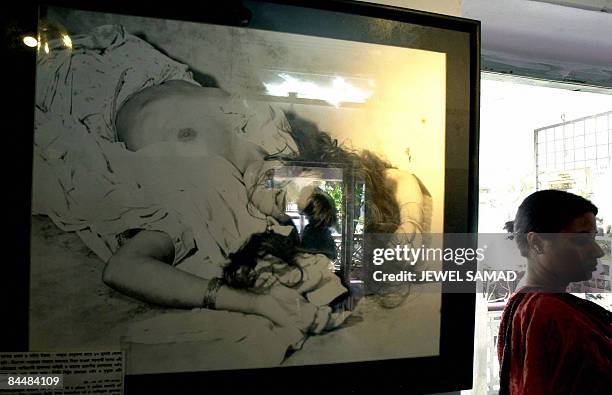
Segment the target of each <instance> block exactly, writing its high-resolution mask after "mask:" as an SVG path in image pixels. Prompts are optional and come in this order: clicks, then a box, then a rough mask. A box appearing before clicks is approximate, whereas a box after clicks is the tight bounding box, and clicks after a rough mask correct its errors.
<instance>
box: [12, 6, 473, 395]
mask: <svg viewBox="0 0 612 395" xmlns="http://www.w3.org/2000/svg"><path fill="white" fill-rule="evenodd" d="M43 3H44V4H45V5H52V6H63V7H69V8H78V9H88V10H92V11H100V12H112V13H121V14H130V15H139V16H148V17H158V18H164V19H180V20H188V21H194V22H208V23H211V22H212V23H221V24H226V25H234V26H245V25H246V24H247V22H248V21H249V19H251V18H252V17H253V15H255V18H254V19H251V22H250V23H251V24H250V25H249V26H250V27H254V28H259V29H265V28H266V23H268V25H267V28H268V29H270V27H271V26H272V27H273V28H274V29H273V30H277V31H283V32H289V33H298V34H300V33H301V34H309V35H318V36H325V35H326V34H330V30H333V29H334V28H336V27H337V24H336V23H335V22H337V21H334V20H333V16H332V15H329V14H328V19H325V18H322V19H320V22H321V23H320V24H318V25H317V26H312V25H310V24H308V23H307V22H305V21H306V20H307V19H308V18H297V19H296V18H295V15H296V14H292V12H296V13H298V14H299V15H303V13H304V12H308V13H311V14H318V15H319V16H320V17H321V15H324V13H322V12H321V11H324V12H325V11H336V12H341V13H347V14H346V15H350V14H352V15H354V16H370V17H376V18H383V19H389V20H394V21H398V22H406V23H410V24H415V25H420V26H422V27H425V28H434V29H442V30H446V31H450V32H462V33H467V34H468V37H469V59H465V58H463V59H460V58H458V57H457V56H460V54H458V53H457V52H458V51H454V52H453V43H439V44H440V45H441V46H445V47H446V49H447V51H446V53H447V59H451V60H454V61H463V62H468V66H467V69H466V70H465V71H466V73H467V75H465V77H466V78H465V79H467V81H463V82H467V86H466V85H465V84H463V85H462V82H461V81H459V80H461V78H458V77H457V75H453V73H452V70H449V69H447V84H446V86H447V102H446V108H447V118H446V131H447V132H446V172H445V218H444V221H445V222H444V223H445V232H446V233H476V229H477V228H476V227H477V207H478V125H479V80H480V23H479V22H478V21H473V20H467V19H462V18H456V17H450V16H442V15H437V14H432V13H427V12H421V11H412V10H405V9H401V8H397V7H391V6H383V5H374V4H369V3H363V2H355V1H342V0H333V1H323V0H296V1H287V0H278V1H264V2H260V1H257V2H251V1H249V2H247V3H248V7H245V6H244V5H243V2H241V1H234V0H232V1H225V2H223V4H220V3H221V2H219V3H215V4H209V3H208V2H205V1H202V2H196V3H192V4H191V3H189V4H187V2H185V3H183V2H181V1H179V2H176V1H175V2H173V3H172V5H171V6H164V5H161V4H153V3H148V4H146V5H142V6H141V5H140V4H131V3H127V2H121V1H116V0H107V1H97V0H96V1H89V2H78V1H70V0H67V1H62V0H50V1H45V2H32V3H30V2H18V3H17V2H16V3H14V4H5V5H4V9H5V10H4V11H3V14H4V15H3V16H2V18H3V19H5V20H4V21H3V22H2V25H3V28H4V30H5V34H4V35H3V37H2V39H3V40H4V41H5V43H4V47H5V48H6V49H7V52H8V55H9V56H8V57H5V58H4V59H8V60H9V62H8V66H9V70H8V72H9V74H8V75H10V76H11V77H10V78H8V80H7V81H6V84H7V85H5V91H6V92H9V94H10V95H12V98H11V100H9V101H8V102H7V103H6V104H5V105H8V108H7V112H6V113H5V120H4V121H5V125H6V122H8V125H6V129H5V130H7V131H12V132H13V133H14V136H17V138H16V140H17V142H16V143H13V142H12V141H11V146H12V148H10V159H11V165H10V168H11V169H13V171H12V172H10V174H9V179H8V180H7V182H8V183H9V184H8V185H11V186H16V188H14V189H12V191H11V193H10V194H9V198H10V199H11V200H10V201H9V204H10V207H11V209H10V210H9V226H10V227H9V229H11V230H12V232H11V234H10V237H9V239H7V246H10V250H11V251H12V252H14V253H15V255H14V257H15V258H14V259H9V260H7V261H6V262H5V266H6V267H8V271H6V272H5V274H4V275H3V280H4V285H3V287H2V288H3V290H4V291H7V292H8V295H6V296H5V297H4V298H3V305H5V306H6V307H8V312H7V313H6V314H3V321H4V322H11V323H12V324H11V325H10V326H9V327H8V328H6V327H5V329H8V330H9V331H8V334H6V335H5V337H3V339H2V340H3V343H2V349H1V350H2V351H27V350H28V344H27V342H28V306H29V295H28V293H29V286H28V285H29V274H30V273H29V255H30V251H29V237H30V233H29V232H30V217H31V177H32V163H31V160H32V146H33V136H32V125H33V122H34V86H35V58H36V55H35V51H32V50H31V49H30V48H26V47H25V46H23V45H22V43H21V37H22V36H23V35H34V34H35V32H36V30H37V20H38V7H39V6H40V5H42V4H43ZM287 5H290V6H299V8H291V7H287ZM263 6H265V7H270V8H272V7H274V9H276V10H279V13H277V14H275V15H274V18H275V19H274V21H273V23H271V21H269V20H260V19H258V18H257V15H258V14H257V12H258V10H259V9H260V8H259V7H263ZM249 8H250V10H252V11H250V10H249ZM288 10H289V11H288ZM268 11H269V10H268ZM280 11H283V12H285V14H284V16H283V15H282V12H280ZM268 15H269V14H268ZM325 27H327V28H328V30H326V29H325ZM353 27H358V26H357V25H355V26H353ZM362 27H364V26H362ZM342 28H344V31H345V32H346V31H348V30H350V29H347V26H346V25H342ZM362 31H363V30H362ZM351 32H352V33H355V32H356V34H357V35H358V34H359V33H360V30H355V29H353V30H351ZM336 33H337V32H336ZM400 33H401V32H399V33H398V34H397V35H393V37H391V39H392V40H395V43H394V44H395V45H401V42H402V36H401V34H400ZM354 35H355V34H353V36H354ZM334 38H343V37H338V34H336V35H334ZM363 38H366V37H365V36H364V37H363ZM387 39H388V38H387ZM351 40H353V41H356V40H355V37H351ZM394 44H391V45H394ZM429 44H431V43H429ZM433 50H436V49H435V48H434V49H433ZM437 50H439V48H438V49H437ZM449 51H450V52H449ZM449 64H450V65H451V66H452V61H450V60H449V61H448V63H447V66H448V65H449ZM459 91H460V92H459ZM453 95H464V96H463V97H462V99H463V100H468V101H469V107H468V108H469V113H468V114H461V113H460V112H461V111H457V108H456V106H455V102H453V97H452V96H453ZM465 95H467V96H465ZM455 99H456V98H455ZM5 108H6V107H5ZM453 111H454V113H453ZM449 114H450V115H451V116H449ZM466 116H467V117H469V119H468V120H465V119H464V118H465V117H466ZM462 117H463V118H462ZM461 122H464V123H465V122H467V124H469V127H468V130H462V131H460V132H458V133H457V135H454V134H453V133H452V132H453V131H455V130H457V127H458V125H459V124H460V123H461ZM459 129H460V128H459ZM466 141H467V142H468V144H467V147H465V142H466ZM460 142H463V145H461V144H460ZM457 147H461V148H466V149H467V151H465V152H459V151H460V150H459V149H457ZM474 291H475V290H474ZM474 312H475V293H468V294H459V293H454V294H453V293H447V292H443V294H442V307H441V337H440V355H439V356H437V357H425V358H408V359H398V360H380V361H366V362H356V363H342V364H333V365H313V366H300V367H285V368H271V369H254V370H235V371H213V372H194V373H180V374H159V375H147V376H126V380H125V385H126V391H127V393H132V392H141V391H144V390H147V392H148V393H149V392H150V393H181V394H182V393H191V392H195V391H198V392H201V391H202V390H203V389H205V388H217V386H220V388H223V389H230V390H231V392H232V393H234V392H238V391H252V390H253V389H255V388H261V389H263V390H264V391H266V392H270V391H272V392H275V391H276V390H281V391H283V392H298V393H323V392H331V391H334V392H340V393H361V392H371V391H374V392H375V393H383V392H384V391H389V392H393V393H395V392H403V393H423V392H444V391H454V390H459V389H467V388H471V386H472V361H473V338H474V322H473V320H471V319H468V317H474ZM457 323H460V325H457ZM304 377H306V378H310V379H307V380H306V383H305V382H304V379H303V378H304ZM322 377H326V378H331V380H326V382H325V384H322V383H321V382H320V381H319V380H316V378H322ZM317 381H319V383H317V384H314V382H317ZM304 383H305V384H306V385H304ZM311 383H312V384H311ZM309 384H311V385H309ZM274 387H278V388H276V389H275V388H274ZM305 387H312V388H305Z"/></svg>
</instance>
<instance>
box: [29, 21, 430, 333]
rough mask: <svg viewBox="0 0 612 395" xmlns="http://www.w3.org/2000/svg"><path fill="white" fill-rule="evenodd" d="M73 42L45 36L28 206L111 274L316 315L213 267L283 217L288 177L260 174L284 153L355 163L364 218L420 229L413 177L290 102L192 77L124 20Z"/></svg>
mask: <svg viewBox="0 0 612 395" xmlns="http://www.w3.org/2000/svg"><path fill="white" fill-rule="evenodd" d="M72 42H73V47H72V49H67V48H65V47H63V46H62V44H61V43H59V42H58V43H54V42H51V43H49V47H50V51H49V54H44V53H42V52H41V53H40V56H39V59H38V63H37V89H36V94H37V97H36V125H35V156H34V185H33V211H34V212H35V213H41V214H46V215H49V216H50V217H51V218H52V219H53V221H54V222H55V223H56V224H57V225H58V226H59V227H60V228H62V229H64V230H66V231H76V232H78V234H79V236H80V237H81V239H82V240H83V241H84V242H85V243H86V244H87V245H88V246H89V247H90V248H91V249H92V250H93V251H94V252H95V253H96V254H97V255H98V256H100V258H101V259H103V260H104V261H106V262H107V266H106V268H105V270H104V281H105V282H106V283H107V284H109V285H111V286H112V287H114V288H116V289H118V290H121V291H122V292H125V293H127V294H130V295H132V296H134V297H137V298H139V299H141V300H144V301H147V302H151V303H157V304H161V305H166V306H173V307H182V308H190V307H200V306H205V307H209V308H216V309H223V310H228V311H241V312H247V313H256V314H260V315H263V316H266V317H268V318H270V319H271V320H272V321H274V322H276V323H278V324H279V325H298V326H300V327H302V328H303V329H304V330H308V329H309V328H310V329H312V328H313V326H312V323H313V322H314V321H313V319H314V318H313V317H314V316H313V314H311V313H309V311H310V312H312V311H315V310H316V309H315V310H313V309H310V308H304V307H303V306H304V305H307V304H308V303H310V302H308V301H304V302H303V303H298V304H296V303H295V297H294V296H295V295H288V294H286V293H285V294H276V293H268V294H257V293H253V292H249V291H248V290H245V289H239V288H236V287H231V286H228V285H227V284H224V283H223V281H222V280H220V279H222V278H223V268H224V267H225V266H226V265H227V264H228V259H229V257H230V254H232V253H235V252H236V251H238V250H239V249H240V247H241V246H243V245H245V243H246V242H247V241H248V240H250V237H251V235H253V234H258V233H265V232H266V231H268V232H269V231H276V232H277V233H280V234H283V233H284V232H286V231H287V229H286V228H283V223H284V221H285V220H286V218H285V217H284V214H283V211H284V201H285V193H286V191H285V190H284V189H274V188H268V187H266V186H265V183H264V182H262V180H265V178H266V176H267V174H269V172H270V171H271V170H272V169H274V168H275V167H277V166H280V165H282V161H283V160H303V161H309V162H327V163H345V164H348V165H352V166H354V167H357V168H361V169H363V170H364V171H365V173H366V188H367V189H368V190H369V191H370V192H371V193H370V194H369V195H368V196H369V198H368V201H367V202H366V204H367V205H368V206H369V209H368V210H367V213H368V218H366V231H367V232H380V233H382V232H384V233H393V232H401V233H409V234H414V233H419V232H422V231H428V226H429V224H428V218H429V214H430V210H431V206H430V202H429V201H428V200H427V196H425V195H424V193H423V187H422V185H421V184H420V182H419V181H418V180H417V179H416V178H415V177H414V176H412V175H411V174H408V173H405V172H400V171H398V170H396V169H392V168H391V166H390V165H389V164H388V163H386V162H384V161H383V160H381V159H380V158H378V157H377V156H376V155H374V154H372V153H370V152H367V151H364V152H362V153H360V154H357V153H353V152H350V151H348V150H345V149H343V148H341V147H338V145H337V142H336V141H335V140H333V139H332V138H331V137H330V136H329V135H328V134H326V133H324V132H321V131H319V130H318V129H317V128H316V127H315V126H314V125H313V124H310V123H308V122H305V121H303V120H301V119H300V118H299V117H297V116H294V115H292V114H284V113H283V112H282V111H280V110H277V109H274V108H273V107H271V106H268V105H261V104H256V103H245V102H243V101H238V100H234V99H232V98H231V97H230V96H229V95H228V94H227V93H225V92H223V91H222V90H220V89H218V88H206V87H202V86H200V85H199V84H198V83H197V82H195V81H194V80H193V79H192V77H191V73H190V72H189V71H188V70H187V66H185V65H183V64H180V63H177V62H175V61H173V60H171V59H169V58H168V57H166V56H165V55H163V54H162V53H160V52H159V51H157V50H155V49H154V48H153V47H152V46H150V45H149V44H147V43H146V42H144V41H142V40H141V39H139V38H137V37H134V36H131V35H128V34H126V33H125V32H124V31H123V29H122V28H121V27H120V26H101V27H99V28H96V29H94V30H93V31H92V32H91V33H90V34H88V35H77V36H73V37H72ZM286 115H287V116H286ZM397 196H402V202H401V204H400V202H399V201H398V199H397ZM400 300H401V298H400ZM298 312H300V313H299V314H298ZM300 314H306V315H307V317H301V316H300ZM315 315H316V314H315ZM324 326H325V325H323V327H324Z"/></svg>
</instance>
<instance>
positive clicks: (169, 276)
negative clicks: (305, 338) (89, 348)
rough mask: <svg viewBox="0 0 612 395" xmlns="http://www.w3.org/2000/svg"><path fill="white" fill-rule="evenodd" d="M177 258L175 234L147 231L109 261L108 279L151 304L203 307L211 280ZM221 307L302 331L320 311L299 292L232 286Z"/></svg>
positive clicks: (222, 293)
mask: <svg viewBox="0 0 612 395" xmlns="http://www.w3.org/2000/svg"><path fill="white" fill-rule="evenodd" d="M173 259H174V246H173V244H172V240H171V239H170V236H168V235H167V234H166V233H163V232H158V231H147V230H144V231H141V232H139V233H138V234H137V235H136V236H134V237H133V238H132V239H130V240H129V241H128V242H127V243H126V244H124V245H123V246H122V247H121V248H120V249H119V250H118V251H117V252H116V253H115V255H114V256H113V257H112V258H111V259H110V260H109V261H108V263H107V264H106V267H105V268H104V272H103V275H102V280H103V281H104V283H105V284H107V285H108V286H110V287H112V288H114V289H116V290H118V291H120V292H122V293H124V294H126V295H130V296H132V297H134V298H136V299H139V300H142V301H145V302H149V303H154V304H158V305H162V306H167V307H176V308H194V307H202V302H203V298H204V294H205V293H206V289H207V287H208V282H209V280H206V279H203V278H200V277H198V276H195V275H193V274H190V273H186V272H183V271H182V270H179V269H177V268H175V267H174V266H172V265H171V262H172V261H173ZM294 293H295V291H294ZM215 308H216V309H217V310H225V311H235V312H241V313H247V314H257V315H261V316H263V317H266V318H268V319H269V320H271V321H272V322H274V323H275V324H276V325H279V326H282V327H288V328H294V329H295V330H296V331H297V330H300V331H302V332H307V331H308V330H309V328H310V326H311V324H312V323H313V321H314V318H315V313H316V307H315V306H314V305H312V304H311V303H308V302H307V301H306V300H305V299H304V298H303V297H301V296H300V295H299V294H297V293H295V294H291V293H289V294H287V293H272V294H269V295H257V294H254V293H250V292H248V291H246V290H240V289H236V288H231V287H228V286H222V287H221V288H219V290H218V292H217V297H216V303H215Z"/></svg>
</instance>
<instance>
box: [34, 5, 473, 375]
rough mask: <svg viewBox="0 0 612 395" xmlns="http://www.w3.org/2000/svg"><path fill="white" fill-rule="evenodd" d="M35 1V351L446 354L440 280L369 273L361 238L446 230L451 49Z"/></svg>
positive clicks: (198, 365) (130, 367) (214, 366)
mask: <svg viewBox="0 0 612 395" xmlns="http://www.w3.org/2000/svg"><path fill="white" fill-rule="evenodd" d="M43 9H44V12H41V16H40V20H39V41H38V49H37V65H36V108H35V125H34V165H33V186H32V228H31V229H32V230H31V268H30V302H29V303H30V323H29V341H30V349H31V350H71V351H79V350H118V349H121V350H124V351H125V359H126V373H127V374H147V373H160V372H183V371H210V370H233V369H250V368H263V367H282V366H301V365H313V364H334V363H346V362H358V361H370V360H388V359H401V358H418V357H432V356H438V355H439V354H440V336H441V335H440V325H441V324H440V322H441V300H442V298H441V296H442V292H441V289H440V286H439V284H437V285H436V284H423V285H409V284H398V283H393V284H385V283H375V282H373V281H372V279H371V275H370V272H369V270H371V267H370V266H371V262H368V259H367V257H368V253H367V251H365V245H364V235H366V234H392V235H395V236H396V240H399V241H398V243H399V242H401V243H402V244H408V243H410V244H413V245H416V246H420V245H422V244H423V243H426V240H425V238H424V235H427V234H429V233H443V232H444V230H445V223H444V220H445V174H446V173H445V170H446V168H447V163H446V161H445V153H446V149H447V147H446V136H447V132H448V131H447V124H448V123H447V119H446V116H447V114H448V110H449V109H448V108H447V105H448V100H447V89H448V86H451V85H452V84H451V85H449V84H448V75H447V74H448V69H447V68H448V59H447V56H446V54H445V53H444V52H442V51H432V50H425V49H420V48H419V45H416V44H415V45H414V47H407V46H406V47H402V46H398V45H381V44H375V43H371V42H367V40H361V41H358V40H356V41H350V40H346V39H340V38H330V37H323V36H311V35H304V34H295V33H287V32H281V31H273V30H269V29H268V30H266V29H257V28H252V27H237V26H225V25H221V24H209V23H200V22H188V21H180V20H169V19H159V18H151V17H141V16H131V15H130V16H128V15H120V14H112V13H104V12H94V11H84V10H76V9H69V8H61V7H52V6H50V7H44V8H43ZM372 19H373V20H374V22H372V23H375V22H376V21H378V22H377V23H379V25H378V27H377V28H378V29H385V28H387V27H388V26H387V25H386V24H385V23H384V22H385V21H384V20H382V19H381V20H376V19H375V18H372ZM404 25H406V27H405V29H408V30H409V31H413V35H414V42H415V43H419V42H427V41H428V40H432V38H430V37H429V36H427V37H425V36H426V35H428V34H429V35H430V34H431V32H432V31H435V29H429V30H427V29H423V28H420V27H419V26H417V25H410V24H404ZM389 28H390V27H389ZM465 41H466V43H467V40H465ZM421 46H423V45H421ZM465 48H466V52H467V51H468V49H467V48H468V44H465ZM466 62H467V60H466ZM466 75H467V72H466ZM455 77H456V79H457V80H461V78H463V77H461V76H455ZM465 81H466V82H464V83H465V84H468V81H467V79H465ZM462 83H463V82H462ZM455 84H456V83H455ZM454 110H455V112H458V111H459V112H460V111H461V109H460V108H459V107H458V108H455V109H454ZM465 111H468V109H467V108H466V109H465ZM468 118H469V117H468V116H467V114H466V115H462V116H460V117H457V119H460V120H461V121H460V122H457V121H456V120H455V122H454V125H455V126H456V127H457V128H458V129H461V130H463V131H464V133H465V131H467V130H468V126H467V124H468V121H469V119H468ZM460 123H461V125H459V124H460ZM456 149H457V150H463V149H464V147H456ZM465 149H466V150H467V148H465ZM466 157H467V154H466ZM466 161H467V159H466ZM465 166H466V168H467V165H465ZM461 174H463V173H461ZM458 199H459V198H457V200H458ZM447 214H448V213H447ZM406 269H409V270H418V265H417V266H414V267H407V268H406ZM436 287H438V288H436Z"/></svg>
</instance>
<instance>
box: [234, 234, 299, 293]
mask: <svg viewBox="0 0 612 395" xmlns="http://www.w3.org/2000/svg"><path fill="white" fill-rule="evenodd" d="M298 252H299V251H298V249H297V245H296V241H295V238H294V237H291V236H283V235H280V234H278V233H274V232H264V233H255V234H253V235H251V237H250V238H249V239H248V240H247V242H246V243H245V244H244V245H243V246H242V247H241V248H240V249H239V250H238V251H236V252H234V253H231V254H229V259H230V263H229V264H228V265H227V266H225V268H223V280H224V281H225V283H226V284H227V285H229V286H231V287H234V288H240V289H248V288H252V287H253V286H254V285H255V281H256V280H257V276H258V275H259V273H257V272H256V271H255V266H257V263H258V260H259V259H263V258H264V257H265V256H266V255H272V256H275V257H277V258H279V259H281V260H283V261H284V262H285V263H286V264H287V265H289V266H295V267H297V268H298V269H300V272H302V269H301V268H300V267H299V266H298V265H297V263H296V261H295V256H296V255H297V254H298ZM302 275H303V272H302Z"/></svg>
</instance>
